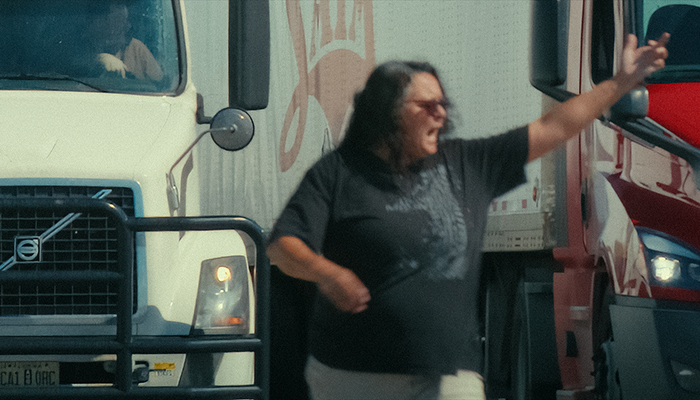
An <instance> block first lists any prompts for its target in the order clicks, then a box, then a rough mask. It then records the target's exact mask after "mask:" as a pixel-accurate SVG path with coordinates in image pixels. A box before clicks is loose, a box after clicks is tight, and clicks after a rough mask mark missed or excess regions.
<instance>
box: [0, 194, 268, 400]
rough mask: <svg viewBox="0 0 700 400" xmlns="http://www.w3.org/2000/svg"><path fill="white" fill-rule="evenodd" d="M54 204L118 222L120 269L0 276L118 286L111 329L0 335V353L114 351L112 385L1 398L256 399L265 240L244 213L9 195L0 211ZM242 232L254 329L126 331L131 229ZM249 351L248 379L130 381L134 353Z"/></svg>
mask: <svg viewBox="0 0 700 400" xmlns="http://www.w3.org/2000/svg"><path fill="white" fill-rule="evenodd" d="M37 208H43V209H53V210H55V211H57V212H66V213H68V212H89V211H99V212H103V213H104V214H106V215H108V216H110V217H112V218H114V220H116V221H117V229H118V231H119V232H118V235H119V240H118V242H119V255H118V260H119V272H105V271H82V272H80V273H65V272H51V271H35V272H21V271H5V272H2V273H0V283H4V282H23V283H24V282H26V283H34V282H39V281H45V280H53V281H55V282H70V281H73V282H75V281H76V280H84V281H112V282H115V283H116V284H117V285H118V286H119V289H118V290H119V296H118V302H117V316H116V335H115V336H111V337H110V336H95V337H86V336H81V337H52V338H51V339H50V340H46V341H42V342H41V343H38V341H36V340H35V339H36V337H19V336H13V337H2V338H1V340H0V354H2V355H40V354H60V355H67V354H116V356H117V363H116V364H117V367H116V372H115V382H114V386H110V387H51V388H26V389H1V390H0V397H3V398H12V399H30V398H32V399H33V398H43V399H93V398H100V399H142V398H148V399H200V398H202V399H203V398H206V399H262V400H267V399H268V397H269V370H270V369H269V363H270V340H269V338H270V336H269V330H270V326H269V325H270V316H269V310H270V297H269V287H270V268H269V260H268V259H267V256H266V255H265V246H264V243H265V239H264V236H263V233H262V229H261V228H260V226H259V225H258V224H257V223H255V222H254V221H253V220H251V219H248V218H245V217H237V216H230V217H229V216H225V217H218V216H214V217H155V218H135V217H128V216H127V215H126V214H125V213H124V212H123V211H122V209H121V208H119V207H117V206H115V205H114V204H112V203H109V202H107V201H101V200H95V199H87V198H86V199H60V200H55V199H14V200H0V211H3V210H20V211H21V210H27V209H37ZM207 230H237V231H242V232H244V233H246V234H248V236H250V238H251V239H252V240H253V241H254V242H255V245H256V251H257V258H256V287H255V298H256V312H257V314H256V329H255V332H256V334H254V335H245V336H236V337H234V336H232V335H220V336H214V335H212V336H200V337H168V336H165V337H164V336H158V337H145V336H134V335H132V310H133V302H134V293H133V292H134V285H133V278H134V276H133V275H134V266H133V262H134V254H133V252H134V235H133V233H134V232H166V231H170V232H173V231H207ZM241 351H246V352H253V353H254V354H255V378H254V383H253V385H244V386H216V387H214V386H212V387H139V386H136V385H134V384H133V383H132V355H133V354H176V353H226V352H241Z"/></svg>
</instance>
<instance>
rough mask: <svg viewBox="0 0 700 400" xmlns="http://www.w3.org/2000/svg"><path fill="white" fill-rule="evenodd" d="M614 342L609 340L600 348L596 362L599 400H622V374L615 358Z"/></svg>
mask: <svg viewBox="0 0 700 400" xmlns="http://www.w3.org/2000/svg"><path fill="white" fill-rule="evenodd" d="M612 346H613V341H612V339H608V340H607V341H605V343H603V344H602V345H601V346H600V349H599V351H600V352H599V356H598V357H596V360H595V362H594V367H595V370H594V376H595V393H596V398H597V399H598V400H622V391H621V389H620V374H619V372H618V368H617V364H616V363H615V357H614V356H613V350H612Z"/></svg>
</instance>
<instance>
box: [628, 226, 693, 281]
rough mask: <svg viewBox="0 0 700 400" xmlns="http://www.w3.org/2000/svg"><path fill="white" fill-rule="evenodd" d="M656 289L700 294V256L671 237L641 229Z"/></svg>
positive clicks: (640, 232)
mask: <svg viewBox="0 0 700 400" xmlns="http://www.w3.org/2000/svg"><path fill="white" fill-rule="evenodd" d="M637 233H638V234H639V239H640V240H641V242H642V245H643V249H644V256H645V257H646V260H647V266H648V267H649V272H650V275H651V278H653V280H652V281H651V282H650V283H651V284H652V285H655V286H666V287H676V288H683V289H691V290H696V291H698V290H700V252H698V250H696V249H695V248H693V247H692V246H690V245H689V244H687V243H685V242H682V241H680V240H678V239H676V238H674V237H672V236H670V235H667V234H665V233H663V232H659V231H655V230H652V229H648V228H637Z"/></svg>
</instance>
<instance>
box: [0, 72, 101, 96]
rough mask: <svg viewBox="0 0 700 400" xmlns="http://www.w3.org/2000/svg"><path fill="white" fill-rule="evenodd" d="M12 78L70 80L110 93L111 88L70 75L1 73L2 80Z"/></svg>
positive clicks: (11, 79) (22, 79) (13, 79)
mask: <svg viewBox="0 0 700 400" xmlns="http://www.w3.org/2000/svg"><path fill="white" fill-rule="evenodd" d="M3 79H4V80H10V81H68V82H75V83H79V84H81V85H83V86H87V87H89V88H91V89H95V90H97V91H98V92H102V93H110V91H109V90H106V89H104V88H101V87H99V86H95V85H93V84H90V83H87V82H85V81H82V80H80V79H76V78H73V77H71V76H68V75H58V74H56V75H31V74H19V75H0V80H3Z"/></svg>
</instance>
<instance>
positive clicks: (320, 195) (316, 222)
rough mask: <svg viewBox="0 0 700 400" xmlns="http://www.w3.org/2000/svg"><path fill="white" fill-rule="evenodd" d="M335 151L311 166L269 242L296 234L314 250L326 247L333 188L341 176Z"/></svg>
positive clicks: (317, 250)
mask: <svg viewBox="0 0 700 400" xmlns="http://www.w3.org/2000/svg"><path fill="white" fill-rule="evenodd" d="M334 156H335V154H334V153H332V154H331V155H329V156H326V157H324V158H323V159H321V160H320V161H319V162H317V163H316V164H315V165H314V166H312V167H311V169H309V170H308V171H307V172H306V174H305V175H304V178H303V179H302V181H301V183H300V184H299V187H298V188H297V190H296V191H295V192H294V194H293V195H292V197H291V198H290V199H289V202H288V203H287V205H286V206H285V208H284V209H283V210H282V213H281V214H280V217H279V218H278V219H277V221H276V222H275V225H274V227H273V229H272V232H271V234H270V237H269V242H270V243H272V242H273V241H275V240H277V239H278V238H280V237H282V236H294V237H297V238H299V239H300V240H302V241H303V242H304V243H306V245H307V246H309V248H311V249H312V250H313V251H314V252H316V253H320V252H321V249H322V247H323V242H324V238H325V235H326V228H327V226H328V221H329V219H330V215H331V207H332V201H333V195H332V193H333V190H334V187H335V181H336V179H337V175H338V172H337V171H338V161H339V160H338V157H334Z"/></svg>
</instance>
